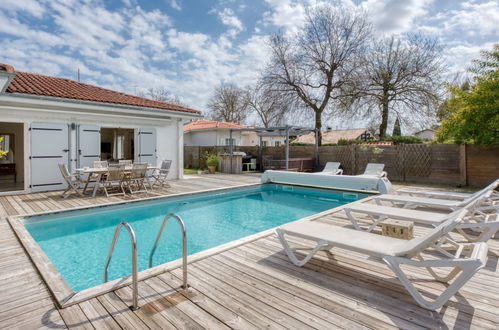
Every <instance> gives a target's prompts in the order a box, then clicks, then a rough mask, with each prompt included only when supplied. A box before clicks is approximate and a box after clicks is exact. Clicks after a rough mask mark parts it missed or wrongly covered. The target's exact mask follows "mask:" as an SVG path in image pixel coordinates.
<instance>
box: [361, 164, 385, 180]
mask: <svg viewBox="0 0 499 330" xmlns="http://www.w3.org/2000/svg"><path fill="white" fill-rule="evenodd" d="M384 168H385V164H377V163H369V164H367V165H366V169H365V170H364V173H363V174H360V176H375V177H377V178H385V177H387V173H386V172H385V171H383V169H384Z"/></svg>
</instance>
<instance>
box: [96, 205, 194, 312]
mask: <svg viewBox="0 0 499 330" xmlns="http://www.w3.org/2000/svg"><path fill="white" fill-rule="evenodd" d="M170 217H172V218H175V219H176V220H177V221H178V223H179V225H180V227H181V229H182V289H187V287H188V285H187V232H186V230H185V224H184V221H183V220H182V218H181V217H180V216H178V215H176V214H174V213H170V214H168V215H166V216H165V218H164V219H163V223H162V224H161V228H160V229H159V232H158V236H157V237H156V241H155V242H154V246H153V248H152V250H151V253H150V254H149V268H151V267H152V258H153V256H154V253H155V252H156V249H157V247H158V245H159V242H160V241H161V237H162V236H163V232H164V231H165V227H166V225H167V224H168V220H169V219H170ZM121 227H125V229H126V230H127V231H128V234H129V235H130V241H131V243H132V245H131V247H132V307H130V308H131V310H133V311H135V310H137V309H139V305H138V296H139V294H138V275H137V273H138V271H137V269H138V266H137V238H136V236H135V232H134V230H133V228H132V226H131V225H130V224H129V223H128V222H125V221H123V222H121V223H119V224H118V226H116V230H115V232H114V237H113V242H112V243H111V248H110V249H109V253H108V255H107V259H106V265H105V266H104V283H106V282H107V280H108V271H107V270H108V268H109V264H110V263H111V259H112V258H113V254H114V248H115V247H116V242H117V241H118V237H119V236H120V232H121Z"/></svg>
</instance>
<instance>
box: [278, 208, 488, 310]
mask: <svg viewBox="0 0 499 330" xmlns="http://www.w3.org/2000/svg"><path fill="white" fill-rule="evenodd" d="M467 212H468V211H467V210H466V209H463V210H460V211H455V212H453V213H451V214H449V215H448V218H447V219H446V220H445V221H444V222H443V223H441V224H440V225H439V226H437V227H435V228H434V229H432V230H431V231H430V232H428V233H427V234H426V235H424V236H420V237H417V238H415V239H412V240H409V241H407V240H402V239H397V238H393V237H387V236H381V235H376V234H372V233H367V232H364V231H358V230H355V229H350V228H344V227H339V226H334V225H329V224H324V223H320V222H317V221H298V222H293V223H289V224H286V225H284V226H282V227H279V228H277V229H276V234H277V237H278V238H279V240H280V242H281V244H282V246H283V247H284V250H285V251H286V253H287V255H288V257H289V259H290V260H291V261H292V262H293V264H295V265H296V266H300V267H301V266H303V265H305V264H306V263H307V262H308V261H309V260H310V259H311V258H312V257H313V256H314V255H315V253H317V252H318V251H319V250H325V249H328V250H329V249H331V248H332V247H339V248H342V249H346V250H350V251H354V252H358V253H362V254H366V255H369V256H375V257H380V258H382V259H383V261H384V262H385V263H386V264H387V265H388V267H390V269H391V270H392V271H393V272H394V273H395V275H396V276H397V277H398V278H399V280H400V281H401V282H402V284H403V285H404V287H405V288H406V289H407V291H409V293H410V294H411V296H412V297H413V298H414V300H416V302H417V303H418V304H419V305H420V306H422V307H424V308H426V309H430V310H435V309H438V308H439V307H441V306H442V305H443V304H445V303H446V302H447V300H449V299H450V298H451V297H452V296H453V295H454V294H455V293H456V292H457V291H458V290H459V289H460V288H461V287H462V286H463V285H464V284H466V282H467V281H468V280H469V279H470V278H471V277H472V276H473V275H474V274H475V273H476V272H477V271H478V270H480V269H481V268H483V267H484V266H485V264H486V262H487V250H488V249H487V244H486V243H483V242H482V243H466V244H462V243H455V242H450V244H452V245H451V246H452V247H453V249H455V252H454V253H450V251H449V249H448V248H449V246H444V244H447V242H448V239H447V237H446V235H447V234H448V233H449V232H450V231H451V230H453V229H454V228H455V227H456V226H457V225H458V224H459V223H460V222H461V221H462V220H463V217H464V216H465V215H466V213H467ZM287 235H289V236H295V237H300V238H303V239H306V240H310V241H314V242H316V247H315V248H314V249H313V250H312V251H311V252H310V253H309V254H308V255H307V256H305V258H303V259H302V260H299V259H298V258H297V257H296V255H295V252H294V251H293V249H291V247H290V246H289V244H288V241H287V240H286V236H287ZM430 248H431V249H434V250H435V251H436V252H439V253H440V255H442V257H441V258H438V259H433V258H432V259H430V260H424V259H423V257H422V255H421V253H422V252H423V251H424V250H427V249H430ZM404 264H405V265H410V266H415V267H423V268H426V269H427V270H428V271H429V273H430V274H431V275H432V276H433V277H434V278H435V279H436V280H437V281H441V282H450V281H452V283H450V285H448V287H447V288H446V289H445V290H444V291H443V293H442V294H441V295H440V296H438V297H437V298H436V299H434V300H433V301H431V300H428V299H426V298H425V297H423V295H422V294H421V293H420V292H418V290H417V289H416V287H415V286H414V285H413V284H412V283H411V281H410V280H409V279H408V277H407V276H406V274H405V273H404V271H403V270H402V269H401V268H400V266H401V265H404ZM438 267H441V268H447V269H448V268H452V270H451V271H450V272H449V273H448V275H447V276H440V275H438V274H436V273H435V272H434V268H438Z"/></svg>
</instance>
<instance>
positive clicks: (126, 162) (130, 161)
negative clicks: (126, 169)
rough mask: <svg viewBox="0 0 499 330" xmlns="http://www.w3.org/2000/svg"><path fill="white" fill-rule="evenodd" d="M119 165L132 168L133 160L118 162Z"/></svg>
mask: <svg viewBox="0 0 499 330" xmlns="http://www.w3.org/2000/svg"><path fill="white" fill-rule="evenodd" d="M118 164H120V165H125V166H132V165H133V160H131V159H120V160H118Z"/></svg>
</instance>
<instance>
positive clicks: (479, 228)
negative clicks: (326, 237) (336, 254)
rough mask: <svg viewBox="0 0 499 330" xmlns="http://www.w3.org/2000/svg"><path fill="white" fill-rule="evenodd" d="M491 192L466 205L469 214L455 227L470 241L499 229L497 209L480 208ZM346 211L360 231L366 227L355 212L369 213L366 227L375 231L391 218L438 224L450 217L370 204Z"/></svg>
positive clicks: (352, 205) (484, 238)
mask: <svg viewBox="0 0 499 330" xmlns="http://www.w3.org/2000/svg"><path fill="white" fill-rule="evenodd" d="M491 193H492V192H491V191H489V192H488V193H487V194H485V195H482V196H481V197H479V198H477V199H475V200H473V201H472V202H470V203H469V204H468V205H467V209H468V210H469V214H468V215H467V216H466V217H465V218H464V219H463V221H462V223H460V224H458V225H457V226H456V230H457V231H458V232H459V233H461V235H463V236H464V238H465V239H467V240H468V241H470V242H477V241H480V242H486V241H488V240H489V239H490V238H491V237H493V236H494V235H495V234H496V232H497V231H498V230H499V215H498V214H497V210H493V212H492V213H486V212H484V211H481V210H480V208H479V206H480V203H481V202H482V201H483V200H486V199H487V198H488V197H489V195H490V194H491ZM344 211H345V214H346V215H347V217H348V218H349V219H350V221H351V222H352V224H353V226H354V228H355V229H357V230H363V229H362V228H361V227H360V225H359V219H358V218H357V217H356V216H355V214H365V215H367V218H368V219H370V220H371V221H372V224H371V225H370V226H369V227H368V228H367V229H366V230H365V231H367V232H370V231H372V230H373V229H374V228H376V226H377V225H378V224H380V223H381V222H383V221H384V220H386V219H388V218H390V219H397V220H404V221H411V222H415V223H421V224H426V225H434V226H436V225H439V224H440V223H442V222H444V221H445V220H446V219H447V217H448V214H447V213H439V212H428V211H419V210H413V209H404V208H399V207H390V206H380V205H373V204H368V203H353V204H350V205H348V206H346V207H345V208H344ZM363 220H367V219H363ZM464 229H472V230H473V231H475V232H476V233H477V235H470V234H468V233H466V232H465V231H464Z"/></svg>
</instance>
